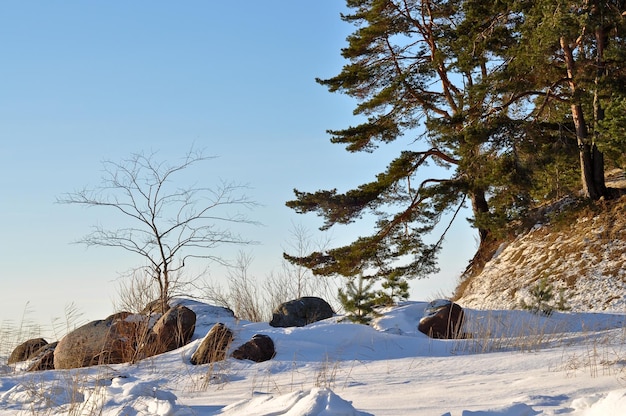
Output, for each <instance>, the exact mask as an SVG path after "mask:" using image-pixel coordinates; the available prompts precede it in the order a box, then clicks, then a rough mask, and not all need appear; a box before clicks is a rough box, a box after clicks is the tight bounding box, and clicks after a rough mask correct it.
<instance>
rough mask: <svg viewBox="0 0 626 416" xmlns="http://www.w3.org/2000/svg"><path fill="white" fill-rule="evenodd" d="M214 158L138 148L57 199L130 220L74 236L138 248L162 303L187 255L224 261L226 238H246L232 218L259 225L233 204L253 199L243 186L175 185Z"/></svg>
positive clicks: (248, 204)
mask: <svg viewBox="0 0 626 416" xmlns="http://www.w3.org/2000/svg"><path fill="white" fill-rule="evenodd" d="M209 159H211V157H206V156H204V155H203V154H202V152H201V151H195V150H193V149H192V150H190V151H189V152H188V153H187V154H186V155H185V157H184V158H183V159H182V160H181V161H180V163H178V164H174V165H170V164H168V163H166V162H162V161H157V160H156V154H155V153H151V154H148V155H146V154H144V153H136V154H132V155H131V157H130V158H128V159H125V160H123V161H122V162H119V163H117V162H111V161H105V162H103V165H104V174H103V177H102V183H101V184H100V186H98V187H96V188H94V189H87V188H85V189H83V190H80V191H77V192H73V193H67V194H64V195H63V197H61V198H59V199H58V200H57V202H59V203H64V204H77V205H83V206H87V207H104V208H107V209H110V210H111V211H115V212H117V214H118V215H119V217H120V219H124V220H126V221H128V224H129V225H128V226H125V227H121V228H116V229H105V228H104V227H102V226H101V225H97V226H95V227H94V228H93V231H92V232H91V233H89V234H88V235H86V236H85V237H83V238H82V239H81V240H79V241H78V242H79V243H83V244H85V245H87V246H101V247H118V248H121V249H124V250H126V251H129V252H132V253H136V254H137V255H138V256H140V257H141V258H143V260H144V261H145V265H144V266H142V267H140V268H138V270H139V269H141V270H143V271H144V272H145V273H147V274H148V275H149V276H150V278H151V279H152V281H153V283H154V284H156V285H157V286H158V292H159V300H160V302H161V308H162V309H165V308H166V305H167V303H168V301H169V299H170V297H171V296H172V295H173V293H172V290H173V287H172V284H173V283H176V282H178V280H179V279H180V275H181V271H182V269H183V268H184V266H185V265H186V262H187V260H188V259H191V258H195V259H205V260H210V261H216V262H218V263H221V264H226V263H227V262H226V261H225V260H224V259H223V258H222V257H220V256H219V255H216V254H214V249H215V248H216V247H218V246H221V245H225V244H237V245H242V244H251V243H253V241H250V240H246V239H244V238H243V237H241V236H240V235H239V234H237V233H235V232H233V231H232V230H231V227H232V226H234V225H236V224H242V223H244V224H256V222H254V221H251V220H250V219H248V218H247V217H246V216H245V215H244V214H242V213H240V212H238V211H236V210H235V208H240V207H241V208H248V209H249V208H252V207H254V206H255V205H256V204H255V202H253V201H251V200H250V199H248V197H247V196H245V195H244V194H242V193H241V192H243V191H244V190H245V189H246V187H245V186H243V185H237V184H234V183H231V182H223V181H222V182H220V183H219V185H217V186H215V187H213V188H208V187H203V186H197V185H192V186H190V187H185V188H181V187H177V186H176V185H175V184H174V182H173V179H174V177H175V176H176V175H177V174H181V172H182V171H184V170H185V169H188V168H190V167H192V165H196V164H199V163H200V162H204V161H206V160H209Z"/></svg>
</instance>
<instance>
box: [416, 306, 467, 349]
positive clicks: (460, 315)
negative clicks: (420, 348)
mask: <svg viewBox="0 0 626 416" xmlns="http://www.w3.org/2000/svg"><path fill="white" fill-rule="evenodd" d="M463 319H464V312H463V308H461V307H460V306H459V305H457V304H456V303H453V302H451V301H449V300H446V299H438V300H434V301H432V302H430V303H429V304H428V306H427V307H426V309H425V311H424V316H423V317H422V318H421V319H420V321H419V324H418V326H417V329H418V330H419V331H420V332H422V333H424V334H426V335H428V336H429V337H431V338H439V339H457V338H462V337H463V335H462V333H461V327H462V325H463Z"/></svg>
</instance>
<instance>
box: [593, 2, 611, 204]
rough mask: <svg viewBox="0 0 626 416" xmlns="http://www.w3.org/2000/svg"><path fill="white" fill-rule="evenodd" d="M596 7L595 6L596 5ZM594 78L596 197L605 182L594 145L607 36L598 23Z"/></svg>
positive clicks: (601, 116)
mask: <svg viewBox="0 0 626 416" xmlns="http://www.w3.org/2000/svg"><path fill="white" fill-rule="evenodd" d="M596 7H597V6H596ZM595 35H596V45H597V48H596V68H597V70H596V79H595V87H596V88H595V90H594V92H593V116H594V129H593V131H594V140H593V144H592V149H591V158H592V160H593V182H594V185H595V188H596V191H597V192H598V193H599V196H598V197H601V196H606V183H605V181H604V155H603V154H602V152H600V150H598V148H597V147H596V142H597V137H598V132H599V123H600V121H602V120H604V108H602V103H600V97H599V95H600V92H599V88H600V86H599V84H600V81H601V79H602V78H603V77H604V76H605V75H606V62H604V59H603V57H604V48H605V47H606V44H607V41H608V38H607V33H606V28H605V27H604V26H602V25H599V26H598V27H597V28H596V33H595Z"/></svg>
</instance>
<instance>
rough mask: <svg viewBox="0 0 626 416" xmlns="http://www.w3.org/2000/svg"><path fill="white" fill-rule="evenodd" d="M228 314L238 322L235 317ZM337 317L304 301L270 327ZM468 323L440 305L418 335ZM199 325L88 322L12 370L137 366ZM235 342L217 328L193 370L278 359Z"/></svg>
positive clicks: (31, 348) (253, 344) (19, 351)
mask: <svg viewBox="0 0 626 416" xmlns="http://www.w3.org/2000/svg"><path fill="white" fill-rule="evenodd" d="M229 312H230V314H231V315H232V316H233V317H234V314H232V311H230V310H229ZM332 316H334V312H333V310H332V308H331V307H330V305H329V304H328V303H327V302H326V301H324V300H323V299H320V298H317V297H302V298H299V299H295V300H292V301H289V302H285V303H283V304H281V305H280V306H278V307H277V308H276V309H275V310H274V312H273V316H272V320H271V321H270V323H269V324H270V325H271V326H273V327H281V328H287V327H302V326H306V325H309V324H311V323H314V322H317V321H320V320H323V319H327V318H330V317H332ZM463 319H464V312H463V309H462V308H461V307H460V306H459V305H457V304H456V303H453V302H450V301H448V300H436V301H433V302H431V303H430V304H429V305H428V307H427V308H426V309H425V313H424V317H423V318H421V319H420V321H419V325H418V329H419V331H421V332H423V333H424V334H426V335H428V336H429V337H432V338H443V339H454V338H461V337H464V335H463V334H462V332H461V326H462V324H463ZM195 325H196V314H195V313H194V312H193V311H192V310H191V309H189V308H187V307H185V306H182V305H177V306H175V307H172V308H169V309H168V310H167V311H166V312H165V313H163V314H155V313H154V312H153V311H152V310H151V308H150V307H147V308H146V311H145V312H144V313H141V314H132V313H129V312H120V313H116V314H114V315H111V316H109V317H108V318H106V319H103V320H97V321H93V322H89V323H87V324H85V325H83V326H81V327H79V328H77V329H75V330H73V331H71V332H70V333H68V334H67V335H66V336H65V337H63V338H62V339H61V340H60V341H59V342H54V343H50V344H49V343H48V342H47V341H46V340H45V339H43V338H35V339H31V340H28V341H26V342H24V343H22V344H20V345H19V346H17V347H16V348H15V350H13V352H12V353H11V355H10V357H9V359H8V364H13V363H17V362H20V361H32V363H31V364H30V366H29V367H28V369H27V371H42V370H52V369H69V368H78V367H88V366H92V365H100V364H121V363H126V362H135V361H138V360H142V359H144V358H148V357H151V356H154V355H158V354H162V353H165V352H168V351H172V350H175V349H178V348H180V347H182V346H184V345H186V344H188V343H189V342H190V341H191V339H192V337H193V334H194V331H195ZM234 338H235V337H234V333H233V331H232V330H231V329H230V328H228V327H227V326H226V325H225V324H223V323H216V324H215V325H214V326H213V327H212V328H211V330H210V331H209V332H208V333H207V334H206V336H205V337H204V339H203V340H202V342H201V343H200V345H199V346H198V348H197V349H196V351H195V352H194V353H193V355H192V356H191V359H190V362H191V364H194V365H201V364H208V363H212V362H217V361H222V360H224V359H226V358H227V357H228V356H230V357H232V358H235V359H238V360H251V361H254V362H263V361H267V360H271V359H272V358H273V357H274V356H275V355H276V350H275V346H274V341H273V340H272V339H271V338H270V337H269V336H267V335H264V334H256V335H254V336H253V337H252V338H251V339H250V340H248V341H247V342H245V343H243V344H242V345H240V346H238V347H237V348H235V349H233V351H232V352H231V353H230V354H229V351H230V349H231V343H232V342H233V340H234Z"/></svg>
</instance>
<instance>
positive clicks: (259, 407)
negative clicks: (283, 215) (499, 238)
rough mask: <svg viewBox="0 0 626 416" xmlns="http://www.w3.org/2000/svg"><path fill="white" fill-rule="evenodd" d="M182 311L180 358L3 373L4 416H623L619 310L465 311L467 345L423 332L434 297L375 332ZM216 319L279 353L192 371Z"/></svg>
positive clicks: (331, 322) (624, 324) (0, 369)
mask: <svg viewBox="0 0 626 416" xmlns="http://www.w3.org/2000/svg"><path fill="white" fill-rule="evenodd" d="M181 302H182V303H183V304H185V305H186V306H188V307H189V308H191V309H192V310H194V312H196V314H197V317H198V319H197V325H196V331H195V334H194V338H193V340H192V342H191V343H189V344H188V345H186V346H185V347H183V348H181V349H178V350H175V351H171V352H169V353H166V354H162V355H159V356H156V357H152V358H149V359H146V360H143V361H140V362H138V363H136V364H120V365H110V366H96V367H89V368H83V369H74V370H53V371H44V372H34V373H27V372H25V371H24V369H25V368H27V366H28V363H19V364H18V365H11V366H6V365H2V366H0V415H18V414H19V415H31V414H33V415H35V414H36V415H40V414H41V415H103V416H113V415H154V416H161V415H162V416H192V415H198V416H204V415H228V416H232V415H251V416H252V415H259V416H260V415H290V416H301V415H311V416H340V415H341V416H344V415H346V416H370V415H376V416H378V415H382V416H384V415H393V416H405V415H436V416H443V415H449V416H461V415H462V416H470V415H490V416H495V415H506V416H523V415H572V416H579V415H580V416H582V415H585V416H589V415H590V416H596V415H602V416H607V415H608V416H611V415H626V314H624V313H623V312H616V311H613V312H596V313H588V312H555V313H554V314H553V315H551V316H549V317H547V316H538V315H534V314H532V313H530V312H527V311H520V310H495V309H492V310H481V309H470V308H465V312H466V316H467V325H466V326H465V328H464V332H465V333H468V334H470V335H471V337H469V338H467V339H463V340H435V339H430V338H428V337H426V336H425V335H423V334H421V333H420V332H419V331H417V324H418V322H419V319H420V318H421V317H422V316H423V314H424V312H425V309H426V307H427V305H428V304H427V303H426V302H415V301H411V302H405V303H402V304H400V305H399V306H396V307H390V308H386V309H384V310H381V316H380V317H379V318H377V319H375V320H374V322H373V323H372V325H371V326H365V325H358V324H353V323H348V322H344V321H342V320H341V316H337V317H334V318H331V319H327V320H324V321H320V322H317V323H314V324H311V325H308V326H306V327H303V328H273V327H271V326H269V324H267V323H252V322H247V321H241V320H237V319H235V318H234V317H232V316H230V315H228V314H224V313H222V312H220V311H221V309H219V308H216V307H213V306H211V305H207V304H204V303H201V302H198V301H192V300H181ZM462 306H463V305H462ZM216 322H222V323H224V324H226V325H227V326H228V327H229V328H231V329H232V330H233V332H234V334H235V341H234V342H233V348H234V347H236V346H238V345H240V344H242V343H243V342H245V341H247V340H248V339H250V338H251V337H252V336H253V335H254V334H266V335H269V336H270V337H271V338H272V339H273V341H274V343H275V346H276V350H277V354H276V357H275V358H274V359H273V360H270V361H266V362H263V363H254V362H251V361H238V360H234V359H228V360H225V361H222V362H218V363H214V364H212V365H201V366H193V365H191V364H189V359H190V357H191V355H192V354H193V352H194V351H195V349H196V348H197V347H198V345H199V344H200V342H201V340H202V338H203V337H204V336H205V335H206V333H207V332H208V331H209V330H210V329H211V327H212V326H213V325H214V324H215V323H216Z"/></svg>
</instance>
